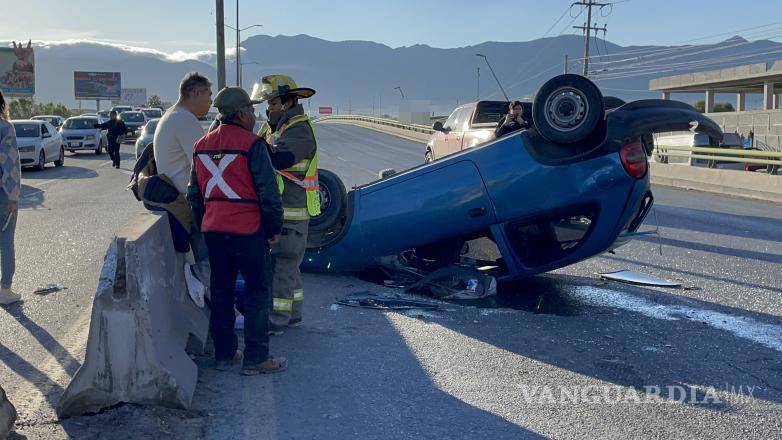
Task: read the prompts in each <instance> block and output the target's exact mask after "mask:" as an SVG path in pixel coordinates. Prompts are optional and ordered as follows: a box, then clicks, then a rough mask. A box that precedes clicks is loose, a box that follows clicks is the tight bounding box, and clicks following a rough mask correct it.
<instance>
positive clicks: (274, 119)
mask: <svg viewBox="0 0 782 440" xmlns="http://www.w3.org/2000/svg"><path fill="white" fill-rule="evenodd" d="M284 115H285V110H277V111H274V112H270V111H268V110H267V111H266V116H267V118H268V119H269V125H270V126H271V127H272V128H274V127H276V126H277V123H279V122H280V120H281V119H282V117H283V116H284Z"/></svg>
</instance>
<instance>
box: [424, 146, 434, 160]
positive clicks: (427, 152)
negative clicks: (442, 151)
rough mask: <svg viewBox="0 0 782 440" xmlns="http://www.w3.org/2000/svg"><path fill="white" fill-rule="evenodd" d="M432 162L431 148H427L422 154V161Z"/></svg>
mask: <svg viewBox="0 0 782 440" xmlns="http://www.w3.org/2000/svg"><path fill="white" fill-rule="evenodd" d="M432 162H434V154H432V150H431V149H429V148H427V149H426V154H425V155H424V163H432Z"/></svg>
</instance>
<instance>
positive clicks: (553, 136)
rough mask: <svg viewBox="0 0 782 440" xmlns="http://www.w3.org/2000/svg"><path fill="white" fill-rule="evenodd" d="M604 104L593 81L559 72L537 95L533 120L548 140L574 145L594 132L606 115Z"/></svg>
mask: <svg viewBox="0 0 782 440" xmlns="http://www.w3.org/2000/svg"><path fill="white" fill-rule="evenodd" d="M603 105H604V104H603V95H602V94H601V93H600V89H598V88H597V86H596V85H595V84H594V83H593V82H592V81H590V80H588V79H587V78H584V77H583V76H581V75H574V74H565V75H559V76H555V77H554V78H551V79H550V80H548V81H546V83H545V84H543V86H542V87H541V88H540V89H539V90H538V92H537V93H536V94H535V100H534V102H533V104H532V120H533V121H534V123H535V127H536V128H537V130H538V133H540V135H541V136H543V137H544V138H546V139H547V140H549V141H551V142H555V143H558V144H572V143H575V142H580V141H582V140H584V139H586V138H587V137H588V136H589V135H590V134H592V131H593V130H594V129H595V128H596V127H597V126H598V124H599V123H600V122H601V121H602V120H603V117H604V115H605V109H604V107H603Z"/></svg>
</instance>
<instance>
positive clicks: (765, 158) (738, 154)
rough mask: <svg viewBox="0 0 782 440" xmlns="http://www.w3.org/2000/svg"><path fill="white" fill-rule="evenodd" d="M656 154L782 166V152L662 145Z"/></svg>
mask: <svg viewBox="0 0 782 440" xmlns="http://www.w3.org/2000/svg"><path fill="white" fill-rule="evenodd" d="M701 153H705V154H701ZM654 154H656V155H658V156H668V157H684V158H689V159H703V160H713V161H719V162H736V163H747V164H757V165H782V152H779V151H762V150H744V149H738V148H709V147H689V146H681V145H660V146H655V150H654Z"/></svg>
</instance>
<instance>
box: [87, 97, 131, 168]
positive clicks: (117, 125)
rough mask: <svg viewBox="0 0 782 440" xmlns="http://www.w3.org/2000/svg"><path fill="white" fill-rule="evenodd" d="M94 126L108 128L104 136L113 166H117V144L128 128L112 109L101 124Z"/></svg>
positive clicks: (102, 128)
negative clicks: (107, 139)
mask: <svg viewBox="0 0 782 440" xmlns="http://www.w3.org/2000/svg"><path fill="white" fill-rule="evenodd" d="M94 127H95V128H100V129H101V130H108V134H107V136H106V137H108V138H109V157H110V158H111V164H112V166H113V167H114V168H119V145H120V143H121V142H122V137H123V136H125V133H127V132H128V128H127V127H126V126H125V123H124V122H122V120H121V119H119V118H117V112H115V111H114V110H112V111H111V113H109V120H108V121H106V122H104V123H103V124H95V125H94Z"/></svg>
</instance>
